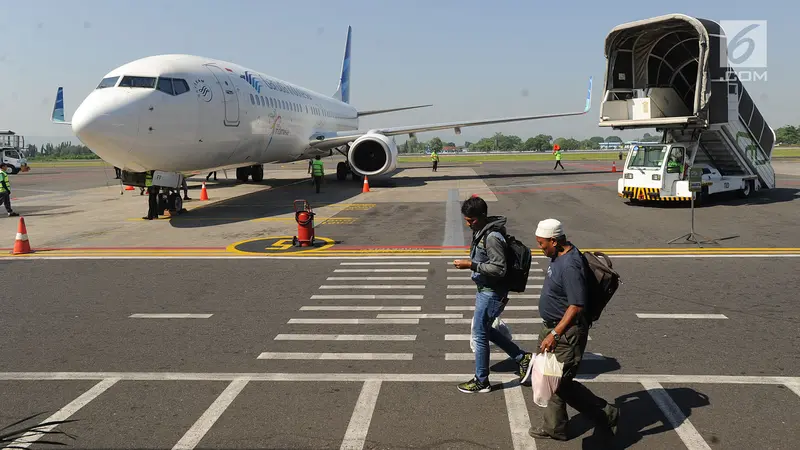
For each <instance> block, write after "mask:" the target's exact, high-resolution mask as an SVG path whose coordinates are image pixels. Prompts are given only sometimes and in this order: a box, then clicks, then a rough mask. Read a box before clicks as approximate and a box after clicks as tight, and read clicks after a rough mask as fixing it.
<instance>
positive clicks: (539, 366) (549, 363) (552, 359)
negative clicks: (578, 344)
mask: <svg viewBox="0 0 800 450" xmlns="http://www.w3.org/2000/svg"><path fill="white" fill-rule="evenodd" d="M563 373H564V363H561V362H558V359H556V355H555V354H553V353H550V352H544V353H537V354H536V356H534V358H533V373H532V374H531V386H533V402H534V403H536V404H537V405H539V406H541V407H542V408H546V407H547V404H548V402H549V401H550V397H552V396H553V393H555V392H556V390H558V385H559V383H560V382H561V376H562V375H563Z"/></svg>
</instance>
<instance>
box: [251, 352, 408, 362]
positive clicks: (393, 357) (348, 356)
mask: <svg viewBox="0 0 800 450" xmlns="http://www.w3.org/2000/svg"><path fill="white" fill-rule="evenodd" d="M413 356H414V355H413V354H412V353H293V352H264V353H262V354H260V355H258V358H256V359H303V360H307V359H332V360H344V361H350V360H373V361H378V360H382V361H411V360H412V358H413Z"/></svg>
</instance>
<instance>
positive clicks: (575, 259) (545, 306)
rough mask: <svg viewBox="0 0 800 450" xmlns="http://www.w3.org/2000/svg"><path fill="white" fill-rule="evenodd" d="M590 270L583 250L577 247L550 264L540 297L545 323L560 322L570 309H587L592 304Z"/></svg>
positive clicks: (540, 309) (541, 313)
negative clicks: (589, 284)
mask: <svg viewBox="0 0 800 450" xmlns="http://www.w3.org/2000/svg"><path fill="white" fill-rule="evenodd" d="M587 270H588V269H587V267H586V265H585V264H584V261H583V258H582V256H581V254H580V250H578V248H577V247H574V246H573V247H572V248H571V249H570V250H569V251H568V252H567V253H565V254H563V255H561V256H557V257H556V258H555V259H554V260H552V261H551V262H550V267H548V268H547V274H546V275H545V278H544V284H543V285H542V293H541V295H540V297H539V315H540V316H541V317H542V319H544V320H546V321H548V322H550V321H552V322H558V321H560V320H561V318H562V317H564V314H565V313H566V312H567V308H568V307H569V305H576V306H581V307H586V304H587V302H588V300H589V298H588V290H587V286H586V276H587V272H586V271H587Z"/></svg>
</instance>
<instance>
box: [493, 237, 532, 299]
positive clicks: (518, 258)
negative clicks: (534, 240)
mask: <svg viewBox="0 0 800 450" xmlns="http://www.w3.org/2000/svg"><path fill="white" fill-rule="evenodd" d="M492 231H498V232H499V230H490V231H489V232H488V233H486V234H485V235H484V236H483V245H484V246H486V238H487V236H488V235H489V233H491V232H492ZM501 234H503V238H504V239H505V240H506V275H505V277H504V278H503V281H502V283H503V286H504V287H506V288H507V289H508V290H509V291H511V292H525V288H526V287H527V285H528V273H529V272H530V270H531V260H532V257H531V249H530V248H529V247H528V246H526V245H525V244H523V243H522V241H520V240H518V239H517V238H515V237H514V236H511V235H508V234H505V233H501Z"/></svg>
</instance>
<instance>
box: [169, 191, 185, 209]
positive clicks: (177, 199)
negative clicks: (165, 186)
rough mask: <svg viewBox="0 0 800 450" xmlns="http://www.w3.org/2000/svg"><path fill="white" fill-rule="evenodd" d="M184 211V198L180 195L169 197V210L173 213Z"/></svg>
mask: <svg viewBox="0 0 800 450" xmlns="http://www.w3.org/2000/svg"><path fill="white" fill-rule="evenodd" d="M182 209H183V198H181V196H180V195H179V194H172V195H170V196H169V210H170V211H172V212H176V213H177V212H180V211H181V210H182Z"/></svg>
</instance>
